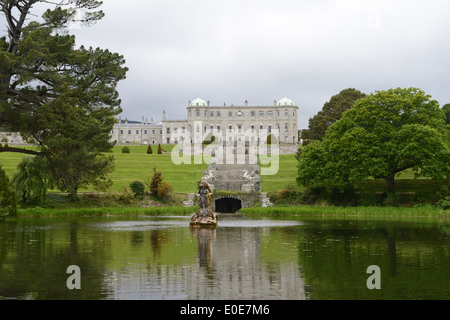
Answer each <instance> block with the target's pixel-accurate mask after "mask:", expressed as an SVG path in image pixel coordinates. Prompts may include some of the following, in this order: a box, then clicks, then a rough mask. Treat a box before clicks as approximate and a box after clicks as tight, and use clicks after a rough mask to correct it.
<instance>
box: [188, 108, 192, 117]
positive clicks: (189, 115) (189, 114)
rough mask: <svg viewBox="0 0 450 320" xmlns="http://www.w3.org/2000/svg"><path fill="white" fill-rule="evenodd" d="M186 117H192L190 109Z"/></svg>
mask: <svg viewBox="0 0 450 320" xmlns="http://www.w3.org/2000/svg"><path fill="white" fill-rule="evenodd" d="M188 117H189V118H190V117H192V111H191V110H189V113H188Z"/></svg>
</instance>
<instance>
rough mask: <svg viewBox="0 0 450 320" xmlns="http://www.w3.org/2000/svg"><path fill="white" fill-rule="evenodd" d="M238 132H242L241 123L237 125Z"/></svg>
mask: <svg viewBox="0 0 450 320" xmlns="http://www.w3.org/2000/svg"><path fill="white" fill-rule="evenodd" d="M238 132H239V133H242V125H238Z"/></svg>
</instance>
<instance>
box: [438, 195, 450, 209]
mask: <svg viewBox="0 0 450 320" xmlns="http://www.w3.org/2000/svg"><path fill="white" fill-rule="evenodd" d="M436 206H437V207H438V208H440V209H443V210H448V209H450V196H447V197H445V199H441V200H439V201H438V202H437V203H436Z"/></svg>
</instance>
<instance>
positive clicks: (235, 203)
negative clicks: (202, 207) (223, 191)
mask: <svg viewBox="0 0 450 320" xmlns="http://www.w3.org/2000/svg"><path fill="white" fill-rule="evenodd" d="M214 207H215V210H214V211H215V212H218V213H236V212H237V211H238V210H240V209H242V207H243V204H242V200H241V199H239V198H238V197H231V196H229V197H219V198H216V199H214Z"/></svg>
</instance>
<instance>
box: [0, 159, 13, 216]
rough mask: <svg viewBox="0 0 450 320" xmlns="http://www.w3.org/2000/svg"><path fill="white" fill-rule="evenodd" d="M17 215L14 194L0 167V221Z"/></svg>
mask: <svg viewBox="0 0 450 320" xmlns="http://www.w3.org/2000/svg"><path fill="white" fill-rule="evenodd" d="M16 215H17V201H16V194H15V193H14V191H13V190H12V188H11V185H10V183H9V178H8V176H7V175H6V173H5V170H3V168H2V166H1V165H0V220H1V219H4V218H5V217H8V216H16Z"/></svg>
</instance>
